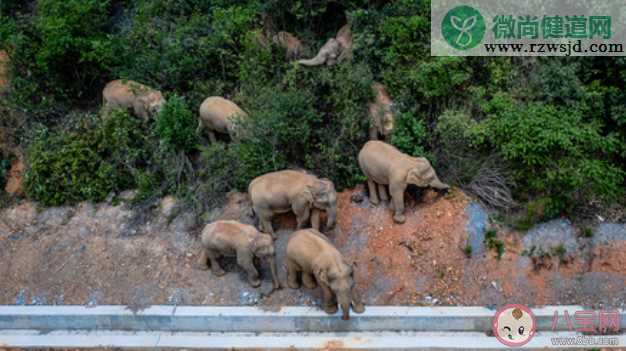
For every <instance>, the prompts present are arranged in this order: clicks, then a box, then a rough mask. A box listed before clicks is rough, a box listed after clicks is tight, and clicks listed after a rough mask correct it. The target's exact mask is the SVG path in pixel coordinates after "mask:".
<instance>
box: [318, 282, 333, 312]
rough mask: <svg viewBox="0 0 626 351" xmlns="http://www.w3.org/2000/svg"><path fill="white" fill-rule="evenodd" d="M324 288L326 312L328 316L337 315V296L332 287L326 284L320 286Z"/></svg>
mask: <svg viewBox="0 0 626 351" xmlns="http://www.w3.org/2000/svg"><path fill="white" fill-rule="evenodd" d="M320 285H321V286H322V292H323V295H324V301H323V304H322V305H323V307H324V311H325V312H326V313H328V314H335V313H336V312H337V299H336V298H335V294H333V292H332V291H331V290H330V287H329V286H328V285H326V284H320Z"/></svg>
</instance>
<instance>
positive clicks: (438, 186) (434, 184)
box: [430, 179, 450, 190]
mask: <svg viewBox="0 0 626 351" xmlns="http://www.w3.org/2000/svg"><path fill="white" fill-rule="evenodd" d="M430 186H431V187H433V188H435V189H438V190H448V189H450V186H449V185H448V184H446V183H443V182H442V181H440V180H439V179H435V180H434V181H433V182H432V183H431V184H430Z"/></svg>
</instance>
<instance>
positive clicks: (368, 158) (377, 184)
mask: <svg viewBox="0 0 626 351" xmlns="http://www.w3.org/2000/svg"><path fill="white" fill-rule="evenodd" d="M359 166H361V170H362V171H363V173H364V174H365V176H366V177H367V185H368V188H369V195H370V202H371V203H372V204H374V205H377V204H378V203H379V198H378V196H377V193H376V190H378V193H379V195H380V199H382V200H383V201H387V200H388V199H389V198H388V197H387V189H386V186H389V193H390V194H391V200H392V202H391V205H392V206H393V209H394V211H395V214H394V216H393V219H394V221H395V222H396V223H404V221H405V220H406V217H405V215H404V191H405V190H406V187H407V185H408V184H413V185H416V186H418V187H421V188H428V187H430V188H434V189H437V190H440V191H446V190H448V189H449V188H450V186H449V185H448V184H445V183H443V182H442V181H440V180H439V178H438V177H437V174H436V173H435V170H434V169H433V167H432V166H431V165H430V162H428V160H427V159H425V158H424V157H412V156H409V155H407V154H405V153H402V152H401V151H400V150H398V149H396V148H395V147H393V146H391V145H389V144H386V143H384V142H382V141H374V140H372V141H368V142H367V143H365V145H364V146H363V148H362V149H361V151H360V152H359Z"/></svg>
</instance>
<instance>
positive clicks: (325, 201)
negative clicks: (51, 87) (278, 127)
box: [103, 38, 449, 319]
mask: <svg viewBox="0 0 626 351" xmlns="http://www.w3.org/2000/svg"><path fill="white" fill-rule="evenodd" d="M283 39H284V38H283ZM285 40H287V39H285ZM372 88H373V91H374V92H375V96H376V97H375V100H374V101H373V102H371V103H370V104H369V106H368V109H369V118H370V132H369V134H370V139H372V140H370V141H368V142H367V143H365V145H364V146H363V147H362V148H361V151H360V152H359V154H358V163H359V166H360V168H361V170H362V171H363V173H364V175H365V176H366V177H367V185H368V190H369V198H370V203H372V204H373V205H378V204H379V203H380V201H381V200H382V201H388V200H391V202H390V207H391V208H392V209H393V211H394V215H393V219H394V221H395V222H397V223H404V222H405V220H406V218H405V215H404V192H405V190H406V188H407V186H408V185H409V184H412V185H416V186H418V187H422V188H425V187H431V188H434V189H436V190H443V191H445V190H447V189H448V188H449V186H448V185H447V184H444V183H443V182H441V181H440V180H439V178H438V177H437V174H436V173H435V170H434V169H433V168H432V166H431V165H430V163H429V162H428V160H427V159H425V158H423V157H412V156H409V155H407V154H404V153H402V152H400V151H399V150H398V149H396V148H395V147H394V146H392V145H390V144H388V143H387V142H388V141H389V139H390V137H391V135H392V132H393V127H394V124H393V123H394V114H393V108H392V107H393V103H392V101H391V99H390V97H389V95H388V94H387V92H386V90H385V87H384V86H383V85H381V84H379V83H374V84H373V86H372ZM103 103H104V107H105V109H111V108H126V109H130V110H132V111H133V112H134V114H135V115H137V116H138V117H141V118H143V119H148V118H150V116H152V115H154V114H155V113H158V112H159V111H160V110H161V109H162V108H163V106H164V104H165V99H164V98H163V95H162V94H161V92H159V91H157V90H154V89H152V88H150V87H147V86H145V85H143V84H140V83H137V82H134V81H122V80H115V81H112V82H110V83H108V84H107V85H106V87H105V88H104V91H103ZM246 118H249V117H248V114H247V113H246V112H245V111H244V110H242V109H241V108H240V107H239V106H237V105H236V104H235V103H233V102H232V101H229V100H227V99H224V98H222V97H216V96H212V97H208V98H207V99H205V100H204V102H202V104H201V106H200V108H199V118H198V128H199V129H202V128H204V129H205V130H206V132H207V134H208V136H209V139H210V141H211V142H216V140H217V138H216V133H222V134H229V135H230V136H231V137H235V136H237V131H236V129H237V128H236V126H238V125H239V124H238V123H236V120H237V119H246ZM379 138H380V139H382V140H378V139H379ZM387 191H389V193H388V192H387ZM388 194H389V196H388ZM248 195H249V197H250V201H251V204H252V209H253V211H254V213H255V215H256V217H257V218H258V220H259V229H257V228H256V227H254V226H251V225H247V224H243V223H239V222H236V221H226V220H222V221H216V222H213V223H210V224H208V225H206V227H204V229H203V231H202V236H201V242H202V250H201V254H200V257H199V262H198V267H199V268H200V269H205V270H206V269H209V268H210V269H211V270H212V272H213V274H215V275H216V276H221V275H223V274H224V273H225V272H224V270H223V269H222V268H221V267H220V264H219V263H218V258H219V257H221V256H234V257H236V260H237V264H238V265H239V266H240V267H241V268H242V269H244V270H245V271H246V273H247V278H248V281H249V283H250V285H252V286H253V287H258V286H259V285H260V284H261V281H260V278H259V272H258V271H257V269H256V267H255V265H254V259H255V258H258V259H262V260H265V261H267V262H268V263H269V265H270V268H271V272H272V282H273V287H274V288H275V289H278V288H279V287H280V283H279V280H278V276H277V270H276V262H275V247H274V240H275V239H276V234H275V231H274V228H273V226H272V217H273V216H274V215H276V214H280V213H286V212H293V213H294V214H295V215H296V219H297V230H296V231H295V232H294V233H293V234H291V236H290V238H289V241H288V243H287V248H286V258H285V264H286V266H287V271H288V277H287V285H288V286H289V287H290V288H294V289H297V288H299V287H300V281H301V282H302V285H304V286H305V287H307V288H311V289H312V288H315V287H316V286H317V285H319V286H320V287H321V288H322V291H323V299H324V304H323V307H324V310H325V311H326V312H328V313H335V312H336V311H337V309H338V306H340V307H341V309H342V311H343V317H342V318H343V319H348V318H349V310H350V308H352V310H353V311H354V312H357V313H360V312H363V311H364V306H363V303H362V302H361V298H360V295H359V293H358V292H357V291H356V289H355V283H354V274H353V268H352V266H351V265H350V264H349V263H347V261H346V260H345V258H344V257H343V256H342V255H341V253H340V252H339V250H337V248H336V247H335V246H334V245H333V244H332V243H331V242H330V240H329V239H328V238H327V237H326V236H325V235H324V234H322V232H321V231H320V230H321V226H320V225H321V223H320V217H321V216H320V214H321V212H325V215H326V216H325V217H326V223H325V229H326V230H329V229H332V228H333V227H334V225H335V223H336V220H337V192H336V191H335V186H334V184H333V182H332V181H331V180H329V179H320V178H318V177H316V176H314V175H312V174H310V173H308V172H305V171H300V170H282V171H277V172H271V173H268V174H264V175H261V176H259V177H257V178H255V179H254V180H252V181H251V182H250V184H249V186H248ZM390 198H391V199H390ZM306 228H309V229H306ZM209 264H210V266H209Z"/></svg>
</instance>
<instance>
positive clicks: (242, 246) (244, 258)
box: [198, 220, 280, 289]
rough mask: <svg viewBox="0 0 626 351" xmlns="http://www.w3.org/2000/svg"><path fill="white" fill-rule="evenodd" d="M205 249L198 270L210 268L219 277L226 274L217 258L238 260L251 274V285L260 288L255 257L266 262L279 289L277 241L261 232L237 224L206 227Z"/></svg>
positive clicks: (225, 221) (216, 223)
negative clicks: (276, 257) (225, 257)
mask: <svg viewBox="0 0 626 351" xmlns="http://www.w3.org/2000/svg"><path fill="white" fill-rule="evenodd" d="M201 242H202V250H201V252H200V257H199V259H198V268H199V269H202V270H207V269H209V266H208V265H207V263H208V262H210V263H211V270H212V272H213V274H215V275H216V276H222V275H224V274H225V273H226V272H224V270H223V269H222V267H220V265H219V263H218V262H217V259H218V258H219V257H220V256H227V257H233V256H235V257H237V264H238V265H239V266H240V267H241V268H243V269H244V270H245V271H246V273H247V275H248V282H249V283H250V285H252V286H253V287H258V286H259V285H261V280H260V279H259V272H258V271H257V269H256V267H255V266H254V258H259V259H264V260H266V261H267V262H268V263H269V265H270V269H271V272H272V283H273V286H274V289H278V288H280V283H279V280H278V275H277V273H276V272H277V271H276V260H275V256H274V255H275V253H274V240H273V239H272V237H271V236H270V235H268V234H264V233H261V232H259V231H258V230H257V229H256V228H255V227H253V226H251V225H247V224H243V223H239V222H236V221H228V220H223V221H216V222H212V223H209V224H207V225H206V226H205V227H204V229H203V230H202V236H201Z"/></svg>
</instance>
